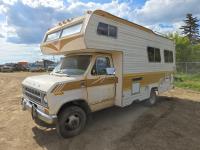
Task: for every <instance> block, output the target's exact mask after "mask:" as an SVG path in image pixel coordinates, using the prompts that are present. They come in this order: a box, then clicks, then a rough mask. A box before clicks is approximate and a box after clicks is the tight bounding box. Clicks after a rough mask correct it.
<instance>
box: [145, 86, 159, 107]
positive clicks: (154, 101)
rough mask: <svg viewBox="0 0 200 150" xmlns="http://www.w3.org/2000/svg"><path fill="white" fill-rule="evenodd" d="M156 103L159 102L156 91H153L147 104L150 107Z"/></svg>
mask: <svg viewBox="0 0 200 150" xmlns="http://www.w3.org/2000/svg"><path fill="white" fill-rule="evenodd" d="M156 101H157V95H156V91H155V90H153V89H152V90H151V93H150V97H149V99H147V101H146V104H147V105H148V106H153V105H155V104H156Z"/></svg>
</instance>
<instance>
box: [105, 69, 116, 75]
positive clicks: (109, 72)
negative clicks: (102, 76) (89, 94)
mask: <svg viewBox="0 0 200 150" xmlns="http://www.w3.org/2000/svg"><path fill="white" fill-rule="evenodd" d="M106 74H107V75H115V68H106Z"/></svg>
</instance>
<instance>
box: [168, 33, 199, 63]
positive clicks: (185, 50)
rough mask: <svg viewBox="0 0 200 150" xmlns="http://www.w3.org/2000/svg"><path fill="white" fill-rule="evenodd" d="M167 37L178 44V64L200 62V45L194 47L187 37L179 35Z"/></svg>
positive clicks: (174, 34)
mask: <svg viewBox="0 0 200 150" xmlns="http://www.w3.org/2000/svg"><path fill="white" fill-rule="evenodd" d="M167 37H168V38H169V39H172V40H174V42H175V44H176V61H177V62H190V61H200V44H195V45H193V44H191V43H190V40H189V38H188V37H187V36H185V37H184V36H181V35H179V34H178V33H171V34H168V35H167Z"/></svg>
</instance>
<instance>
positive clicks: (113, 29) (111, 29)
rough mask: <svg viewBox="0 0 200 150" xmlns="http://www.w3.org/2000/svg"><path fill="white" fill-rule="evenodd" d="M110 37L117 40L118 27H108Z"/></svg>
mask: <svg viewBox="0 0 200 150" xmlns="http://www.w3.org/2000/svg"><path fill="white" fill-rule="evenodd" d="M108 31H109V32H108V35H109V36H110V37H114V38H116V37H117V27H115V26H112V25H109V26H108Z"/></svg>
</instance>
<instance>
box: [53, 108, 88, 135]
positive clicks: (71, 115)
mask: <svg viewBox="0 0 200 150" xmlns="http://www.w3.org/2000/svg"><path fill="white" fill-rule="evenodd" d="M86 120H87V116H86V113H85V111H84V110H83V109H82V108H80V107H78V106H69V107H67V108H66V109H64V110H63V111H62V112H61V113H60V114H59V116H58V123H57V128H56V129H57V131H58V133H59V134H60V135H61V136H62V137H64V138H68V137H72V136H75V135H78V134H80V132H81V131H82V130H83V129H84V127H85V124H86Z"/></svg>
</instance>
